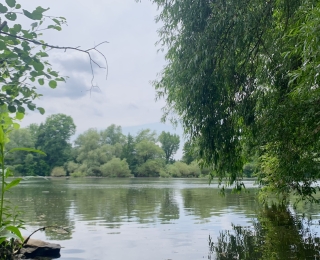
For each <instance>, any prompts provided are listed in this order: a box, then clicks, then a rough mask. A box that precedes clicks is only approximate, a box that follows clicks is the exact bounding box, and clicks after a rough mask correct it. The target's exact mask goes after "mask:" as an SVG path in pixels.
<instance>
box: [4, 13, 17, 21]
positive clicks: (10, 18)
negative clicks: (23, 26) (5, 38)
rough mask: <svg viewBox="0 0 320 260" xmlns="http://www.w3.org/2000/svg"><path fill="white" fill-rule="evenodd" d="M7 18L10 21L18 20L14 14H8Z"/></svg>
mask: <svg viewBox="0 0 320 260" xmlns="http://www.w3.org/2000/svg"><path fill="white" fill-rule="evenodd" d="M5 17H6V18H7V19H8V20H10V21H15V20H16V19H17V14H16V13H12V12H10V13H6V14H5Z"/></svg>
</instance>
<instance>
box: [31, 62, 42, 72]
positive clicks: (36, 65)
mask: <svg viewBox="0 0 320 260" xmlns="http://www.w3.org/2000/svg"><path fill="white" fill-rule="evenodd" d="M32 66H33V67H34V69H35V70H36V71H43V69H44V65H43V64H42V63H41V62H33V63H32Z"/></svg>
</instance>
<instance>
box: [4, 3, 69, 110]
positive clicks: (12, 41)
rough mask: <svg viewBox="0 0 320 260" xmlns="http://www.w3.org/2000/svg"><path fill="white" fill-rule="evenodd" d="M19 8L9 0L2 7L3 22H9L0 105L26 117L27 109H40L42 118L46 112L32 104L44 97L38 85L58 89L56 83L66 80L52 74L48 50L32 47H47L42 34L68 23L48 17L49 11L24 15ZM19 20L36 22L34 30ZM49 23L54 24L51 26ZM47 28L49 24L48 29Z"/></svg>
mask: <svg viewBox="0 0 320 260" xmlns="http://www.w3.org/2000/svg"><path fill="white" fill-rule="evenodd" d="M20 8H21V5H20V4H16V3H15V1H13V0H7V1H5V3H3V4H1V5H0V13H1V14H0V16H1V20H0V21H1V23H2V22H4V21H6V22H7V24H6V25H5V26H4V27H3V28H2V30H1V34H0V55H1V59H0V86H1V98H0V105H3V104H6V105H7V106H8V109H9V111H10V112H12V113H15V112H19V113H22V114H24V113H25V110H26V108H28V109H30V110H35V109H38V110H39V111H40V113H41V114H43V113H44V109H43V108H40V107H37V106H36V104H35V103H33V101H34V99H36V98H38V97H40V96H41V95H40V94H38V92H37V88H36V87H37V85H36V83H37V82H38V83H39V84H40V85H44V84H47V85H48V86H49V87H56V85H57V81H64V80H65V79H64V78H63V77H61V76H59V74H58V73H57V72H56V71H53V70H52V67H51V65H50V63H49V62H48V60H47V59H46V57H48V54H47V50H46V47H45V46H43V47H42V48H34V47H33V45H35V43H37V42H41V43H45V42H44V41H43V40H42V39H41V35H42V31H41V30H43V29H45V30H52V29H54V30H57V29H58V28H57V27H56V26H55V25H56V23H58V24H59V25H63V24H65V22H66V21H65V18H63V17H52V16H50V17H49V16H47V17H46V16H45V12H46V11H47V10H48V9H43V8H42V7H40V6H39V7H37V8H36V9H35V10H33V11H32V12H29V11H28V10H25V9H22V12H21V11H20V10H19V9H20ZM20 16H22V17H21V19H25V18H27V19H31V20H34V21H36V22H34V23H33V24H32V25H31V29H25V28H24V27H23V26H22V25H21V24H20V23H19V21H18V20H19V19H18V18H19V17H20ZM45 18H47V19H46V23H44V21H45ZM49 21H51V22H52V24H50V23H49V24H48V22H49ZM45 24H46V25H47V24H48V25H47V27H45ZM41 26H42V27H41ZM60 29H61V28H60Z"/></svg>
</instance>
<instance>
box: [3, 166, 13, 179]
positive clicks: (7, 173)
mask: <svg viewBox="0 0 320 260" xmlns="http://www.w3.org/2000/svg"><path fill="white" fill-rule="evenodd" d="M12 176H13V172H12V171H11V169H10V168H7V169H5V178H8V177H12Z"/></svg>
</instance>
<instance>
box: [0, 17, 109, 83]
mask: <svg viewBox="0 0 320 260" xmlns="http://www.w3.org/2000/svg"><path fill="white" fill-rule="evenodd" d="M4 23H5V24H4ZM3 24H4V26H5V25H6V21H5V22H3V23H2V24H1V25H0V34H5V35H8V36H10V37H14V38H17V39H20V40H23V41H27V42H31V43H33V44H36V45H41V46H45V47H48V48H51V49H58V50H64V51H67V50H75V51H79V52H83V53H86V54H87V55H88V56H89V59H90V68H91V73H92V79H91V88H93V87H94V86H93V81H94V78H95V77H94V72H93V66H92V64H95V65H96V66H98V67H99V68H100V69H105V70H106V71H107V73H106V79H107V78H108V71H109V70H108V61H107V58H106V56H105V55H104V54H103V53H102V52H100V51H99V50H98V49H97V47H98V46H100V45H102V44H105V43H109V42H108V41H103V42H101V43H99V44H97V45H95V46H94V47H92V48H89V49H87V50H82V49H79V48H80V46H78V47H68V46H54V45H51V44H47V43H42V42H40V41H36V40H32V39H27V38H25V37H22V36H18V35H13V34H10V33H7V32H3V31H1V28H3V27H4V26H3V27H1V26H2V25H3ZM90 51H96V52H98V53H99V54H100V55H101V56H102V57H103V58H104V61H105V63H106V67H103V66H101V65H100V64H98V63H97V62H96V61H95V60H93V59H92V57H91V54H90Z"/></svg>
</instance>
